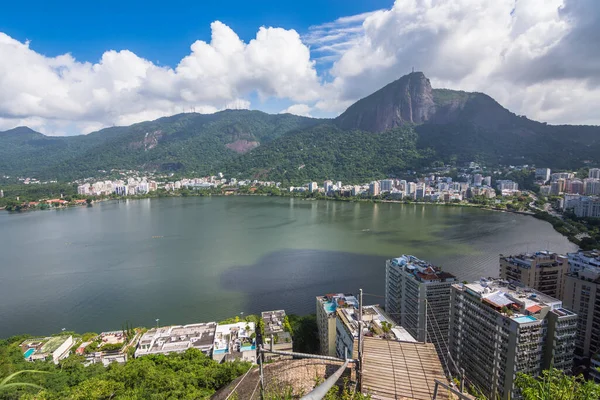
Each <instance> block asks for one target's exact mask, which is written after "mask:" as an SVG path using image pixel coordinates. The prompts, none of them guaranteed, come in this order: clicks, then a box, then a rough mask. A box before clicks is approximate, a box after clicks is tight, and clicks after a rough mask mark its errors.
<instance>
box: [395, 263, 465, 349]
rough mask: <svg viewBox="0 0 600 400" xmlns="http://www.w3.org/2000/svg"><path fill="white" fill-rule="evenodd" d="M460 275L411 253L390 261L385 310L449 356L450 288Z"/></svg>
mask: <svg viewBox="0 0 600 400" xmlns="http://www.w3.org/2000/svg"><path fill="white" fill-rule="evenodd" d="M453 283H456V277H455V276H454V275H452V274H450V273H447V272H444V271H442V270H441V268H440V267H437V266H434V265H432V264H430V263H428V262H427V261H423V260H420V259H418V258H417V257H414V256H411V255H402V256H401V257H398V258H394V259H391V260H387V261H386V268H385V310H386V312H387V313H388V315H390V316H391V317H392V318H393V319H394V321H396V323H398V324H399V325H400V326H402V327H404V329H406V330H407V331H408V332H409V333H410V334H411V335H412V336H413V337H414V338H415V339H417V340H418V341H419V342H428V341H430V342H432V343H433V344H435V346H436V349H437V351H438V353H439V354H440V357H446V353H447V351H448V350H447V346H446V344H447V339H446V338H447V336H448V322H449V319H448V316H449V314H450V302H449V299H450V288H451V286H452V284H453Z"/></svg>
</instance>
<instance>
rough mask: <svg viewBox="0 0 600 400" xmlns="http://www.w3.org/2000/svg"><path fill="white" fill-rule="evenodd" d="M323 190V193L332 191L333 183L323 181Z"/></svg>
mask: <svg viewBox="0 0 600 400" xmlns="http://www.w3.org/2000/svg"><path fill="white" fill-rule="evenodd" d="M323 190H324V191H325V193H329V192H331V191H332V190H333V181H325V182H323Z"/></svg>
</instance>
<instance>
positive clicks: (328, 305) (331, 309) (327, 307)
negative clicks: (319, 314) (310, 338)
mask: <svg viewBox="0 0 600 400" xmlns="http://www.w3.org/2000/svg"><path fill="white" fill-rule="evenodd" d="M323 308H324V309H325V311H326V312H327V313H332V312H335V309H336V304H335V302H334V301H328V302H326V303H323Z"/></svg>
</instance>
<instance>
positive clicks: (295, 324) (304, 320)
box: [288, 314, 319, 354]
mask: <svg viewBox="0 0 600 400" xmlns="http://www.w3.org/2000/svg"><path fill="white" fill-rule="evenodd" d="M288 321H289V323H290V325H291V328H292V332H293V333H292V339H293V341H294V351H296V352H299V353H309V354H318V353H319V332H318V328H317V316H316V315H315V314H310V315H304V316H299V315H295V314H290V315H288Z"/></svg>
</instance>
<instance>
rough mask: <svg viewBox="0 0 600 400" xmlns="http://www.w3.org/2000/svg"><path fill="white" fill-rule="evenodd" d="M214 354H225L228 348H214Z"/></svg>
mask: <svg viewBox="0 0 600 400" xmlns="http://www.w3.org/2000/svg"><path fill="white" fill-rule="evenodd" d="M213 353H214V354H225V353H227V349H218V350H213Z"/></svg>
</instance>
